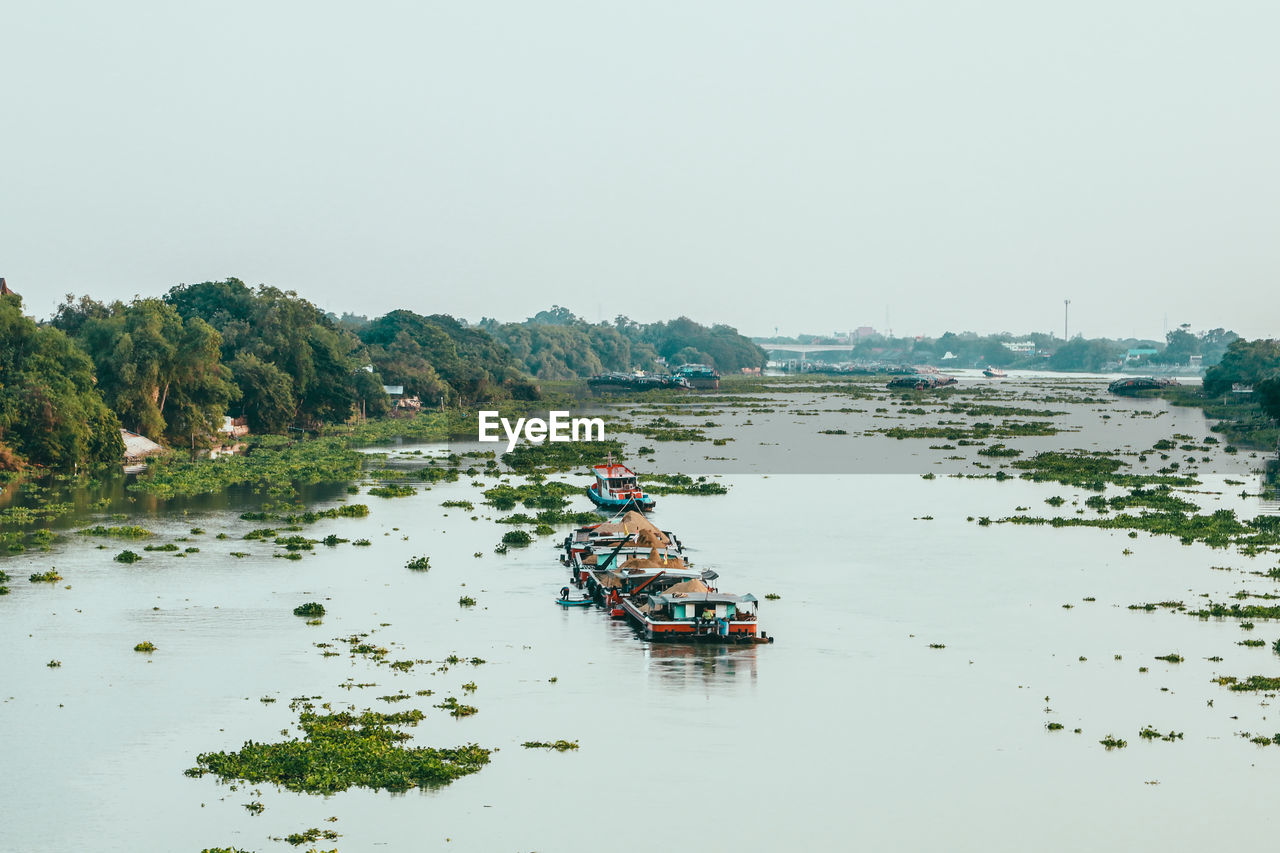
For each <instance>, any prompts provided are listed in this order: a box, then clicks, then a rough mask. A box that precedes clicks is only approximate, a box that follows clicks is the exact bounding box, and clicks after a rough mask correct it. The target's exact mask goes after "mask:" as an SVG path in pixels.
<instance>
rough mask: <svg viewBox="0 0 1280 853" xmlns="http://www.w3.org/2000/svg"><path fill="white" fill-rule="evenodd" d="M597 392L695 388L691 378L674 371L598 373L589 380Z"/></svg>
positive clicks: (592, 388)
mask: <svg viewBox="0 0 1280 853" xmlns="http://www.w3.org/2000/svg"><path fill="white" fill-rule="evenodd" d="M587 387H588V388H590V389H591V390H592V391H594V392H597V393H603V394H607V393H614V392H633V391H653V390H655V389H661V388H683V389H685V390H686V391H687V390H690V389H691V388H693V386H692V385H690V384H689V380H687V379H685V378H684V377H683V376H678V375H676V374H674V373H598V374H596V375H595V376H592V377H591V378H590V379H588V380H587Z"/></svg>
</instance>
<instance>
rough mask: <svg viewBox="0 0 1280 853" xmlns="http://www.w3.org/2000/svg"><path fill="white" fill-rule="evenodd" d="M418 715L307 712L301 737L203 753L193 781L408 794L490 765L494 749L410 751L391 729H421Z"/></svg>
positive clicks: (316, 791)
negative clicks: (208, 777) (205, 777)
mask: <svg viewBox="0 0 1280 853" xmlns="http://www.w3.org/2000/svg"><path fill="white" fill-rule="evenodd" d="M422 717H423V714H422V712H421V711H418V710H411V711H402V712H399V713H395V714H380V713H376V712H374V711H365V712H364V713H362V714H359V715H356V714H352V713H349V712H344V713H336V714H323V715H317V714H313V713H310V712H306V713H303V714H302V715H301V716H300V718H299V722H298V725H299V727H300V728H301V729H302V731H303V733H304V739H303V740H292V741H286V742H283V743H274V744H271V743H256V742H254V741H249V742H246V743H245V744H244V746H243V747H241V749H240V750H239V751H238V752H230V753H229V752H216V753H204V754H202V755H199V756H197V758H196V766H195V767H193V768H191V769H190V770H188V771H186V773H187V775H188V776H195V777H198V776H202V775H204V774H205V773H212V774H214V775H216V776H218V777H219V778H220V779H221V780H222V781H224V782H228V781H232V780H236V779H243V780H245V781H247V782H251V783H258V782H272V783H274V784H277V785H280V786H282V787H284V788H287V789H288V790H290V791H301V792H305V793H309V794H332V793H335V792H338V791H345V790H347V789H348V788H352V787H359V788H370V789H373V790H388V791H405V790H408V789H410V788H414V787H423V788H430V787H437V786H440V785H446V784H448V783H449V782H452V781H453V780H454V779H458V778H460V777H462V776H466V775H468V774H471V773H475V772H476V771H478V770H480V769H481V768H482V767H484V765H485V764H488V763H489V755H490V752H491V750H488V749H483V748H481V747H479V746H477V745H475V744H469V745H467V746H462V747H456V748H454V749H432V748H427V747H416V748H408V747H402V746H400V745H399V744H400V743H402V742H403V741H406V740H409V739H410V737H411V736H410V735H409V734H408V733H406V732H402V731H399V730H397V729H395V728H393V726H402V725H416V724H417V723H418V721H419V720H421V719H422Z"/></svg>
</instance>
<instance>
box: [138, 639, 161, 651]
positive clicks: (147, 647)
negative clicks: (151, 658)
mask: <svg viewBox="0 0 1280 853" xmlns="http://www.w3.org/2000/svg"><path fill="white" fill-rule="evenodd" d="M133 650H134V651H135V652H154V651H155V650H156V644H155V643H153V642H151V641H150V640H143V641H142V642H141V643H138V645H136V646H134V647H133Z"/></svg>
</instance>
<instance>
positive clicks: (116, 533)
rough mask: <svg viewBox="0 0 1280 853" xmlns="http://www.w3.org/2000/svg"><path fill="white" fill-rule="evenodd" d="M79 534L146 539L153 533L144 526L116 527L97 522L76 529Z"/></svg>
mask: <svg viewBox="0 0 1280 853" xmlns="http://www.w3.org/2000/svg"><path fill="white" fill-rule="evenodd" d="M77 532H78V533H80V535H81V536H110V537H113V538H115V539H146V538H147V537H148V536H151V535H153V534H152V533H151V531H150V530H147V529H146V528H145V527H138V526H136V525H121V526H116V527H104V526H103V525H101V524H99V525H96V526H94V527H86V528H84V529H83V530H80V531H77Z"/></svg>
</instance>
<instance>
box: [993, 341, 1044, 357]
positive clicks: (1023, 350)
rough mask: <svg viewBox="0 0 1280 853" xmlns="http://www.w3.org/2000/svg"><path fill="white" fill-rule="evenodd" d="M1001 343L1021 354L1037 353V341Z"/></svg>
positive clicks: (1011, 350)
mask: <svg viewBox="0 0 1280 853" xmlns="http://www.w3.org/2000/svg"><path fill="white" fill-rule="evenodd" d="M1001 345H1003V346H1004V348H1005V349H1007V350H1009V351H1010V352H1016V353H1018V354H1019V355H1035V354H1036V342H1035V341H1001Z"/></svg>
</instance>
